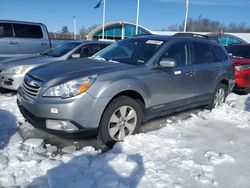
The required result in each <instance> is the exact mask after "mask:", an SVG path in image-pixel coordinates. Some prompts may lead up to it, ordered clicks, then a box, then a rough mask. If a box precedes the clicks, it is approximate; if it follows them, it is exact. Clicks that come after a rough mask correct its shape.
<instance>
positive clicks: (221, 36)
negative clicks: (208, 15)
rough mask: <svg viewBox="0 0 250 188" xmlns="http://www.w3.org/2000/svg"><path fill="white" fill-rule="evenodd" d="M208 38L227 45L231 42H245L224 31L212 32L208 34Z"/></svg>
mask: <svg viewBox="0 0 250 188" xmlns="http://www.w3.org/2000/svg"><path fill="white" fill-rule="evenodd" d="M208 36H209V38H210V40H214V41H217V42H218V43H220V44H221V45H222V46H225V47H227V46H229V45H232V44H245V43H246V41H244V40H243V39H241V38H239V37H236V36H233V35H230V34H225V33H212V34H208Z"/></svg>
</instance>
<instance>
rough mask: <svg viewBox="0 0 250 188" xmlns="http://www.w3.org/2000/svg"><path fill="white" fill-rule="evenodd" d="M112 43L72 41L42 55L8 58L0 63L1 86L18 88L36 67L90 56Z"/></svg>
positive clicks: (12, 88) (11, 88)
mask: <svg viewBox="0 0 250 188" xmlns="http://www.w3.org/2000/svg"><path fill="white" fill-rule="evenodd" d="M110 44H111V43H110V42H102V41H72V42H66V43H62V44H60V45H58V46H56V47H55V48H51V49H49V50H47V51H45V52H44V53H42V54H41V55H29V56H25V57H22V58H10V59H7V60H5V61H4V62H2V63H1V64H0V87H2V88H5V89H10V90H17V88H18V87H19V86H20V85H21V83H22V81H23V78H24V75H25V74H26V73H27V72H28V71H29V70H31V69H32V68H34V67H37V66H40V65H44V64H48V63H53V62H56V61H63V60H67V59H72V58H81V57H89V56H92V55H93V54H95V53H96V52H98V51H99V50H101V49H103V48H105V47H107V46H108V45H110Z"/></svg>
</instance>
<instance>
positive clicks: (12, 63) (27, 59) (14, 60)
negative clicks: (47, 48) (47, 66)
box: [0, 55, 56, 69]
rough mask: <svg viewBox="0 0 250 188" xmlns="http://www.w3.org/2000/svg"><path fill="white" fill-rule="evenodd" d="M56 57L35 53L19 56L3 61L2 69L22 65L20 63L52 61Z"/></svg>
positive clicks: (0, 66) (33, 63) (29, 63)
mask: <svg viewBox="0 0 250 188" xmlns="http://www.w3.org/2000/svg"><path fill="white" fill-rule="evenodd" d="M55 60H56V58H55V57H49V56H43V55H35V56H34V55H33V56H25V57H19V58H11V59H8V60H5V61H3V62H2V63H1V64H0V68H1V69H9V68H12V67H16V66H20V65H40V64H43V63H50V62H53V61H55Z"/></svg>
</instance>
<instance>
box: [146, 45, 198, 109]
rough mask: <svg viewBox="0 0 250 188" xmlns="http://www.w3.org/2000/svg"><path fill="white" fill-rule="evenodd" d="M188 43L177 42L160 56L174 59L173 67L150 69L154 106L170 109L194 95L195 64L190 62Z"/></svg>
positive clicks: (184, 103) (185, 102) (180, 104)
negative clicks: (174, 64) (174, 65)
mask: <svg viewBox="0 0 250 188" xmlns="http://www.w3.org/2000/svg"><path fill="white" fill-rule="evenodd" d="M189 51H190V50H189V44H188V43H187V42H177V43H175V44H173V45H171V46H170V47H169V48H168V49H167V50H166V52H165V53H164V55H163V56H162V57H161V58H160V59H162V58H171V59H174V60H175V61H176V67H174V68H163V67H162V68H161V67H159V68H156V69H152V71H151V79H152V98H151V100H152V101H151V102H152V105H153V106H154V108H156V109H157V108H159V109H162V110H164V109H171V108H176V107H178V106H183V105H186V104H189V103H190V102H191V101H190V100H189V99H191V98H192V97H193V96H194V88H195V66H194V65H191V64H190V55H189V54H190V53H189Z"/></svg>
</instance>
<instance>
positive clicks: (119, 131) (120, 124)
mask: <svg viewBox="0 0 250 188" xmlns="http://www.w3.org/2000/svg"><path fill="white" fill-rule="evenodd" d="M136 124H137V114H136V111H135V110H134V109H133V108H132V107H131V106H121V107H119V108H118V109H117V110H116V111H115V112H114V113H113V114H112V115H111V117H110V120H109V124H108V132H109V135H110V137H111V138H112V139H114V140H116V141H122V140H123V139H124V138H125V137H126V136H128V135H131V134H133V132H134V130H135V128H136Z"/></svg>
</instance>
